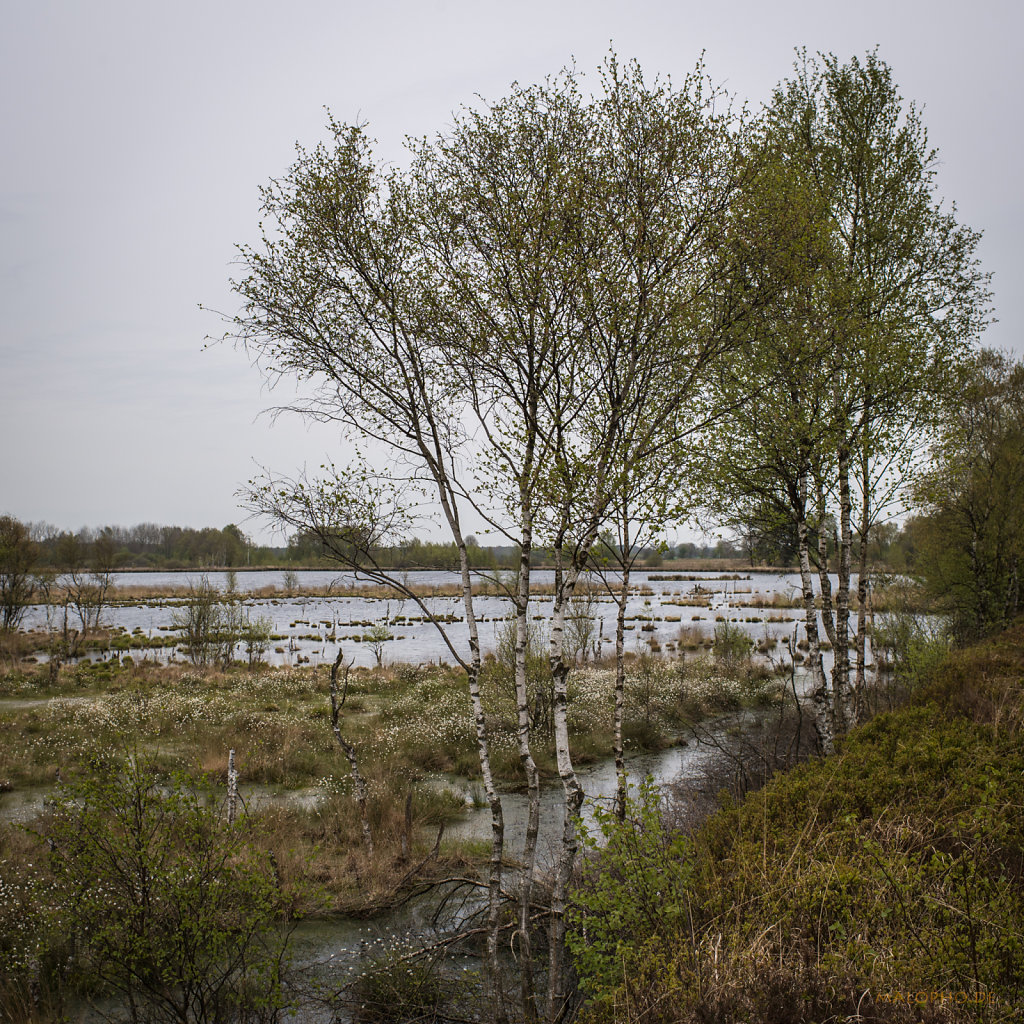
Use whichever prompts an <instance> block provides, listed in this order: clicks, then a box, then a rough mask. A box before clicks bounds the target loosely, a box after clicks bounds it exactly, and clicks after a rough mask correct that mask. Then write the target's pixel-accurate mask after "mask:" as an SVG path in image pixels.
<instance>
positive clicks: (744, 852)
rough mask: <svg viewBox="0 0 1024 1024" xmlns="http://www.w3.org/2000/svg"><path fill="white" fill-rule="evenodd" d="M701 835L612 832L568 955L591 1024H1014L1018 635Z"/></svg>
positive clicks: (594, 868) (969, 658) (952, 661)
mask: <svg viewBox="0 0 1024 1024" xmlns="http://www.w3.org/2000/svg"><path fill="white" fill-rule="evenodd" d="M928 675H929V680H928V682H927V683H924V682H923V681H920V680H919V683H920V685H918V687H917V688H916V690H914V692H913V693H912V694H911V696H910V702H909V704H908V705H907V706H905V707H903V708H902V709H900V710H897V711H894V712H891V713H884V714H880V715H879V716H877V717H876V718H875V719H873V720H872V721H871V722H870V723H869V724H867V725H866V726H864V727H862V728H860V729H858V730H856V731H855V732H854V733H852V734H851V735H850V736H849V737H848V739H847V740H846V741H845V742H844V743H843V744H842V746H841V747H840V749H839V751H838V752H837V753H836V755H835V756H833V757H830V758H827V759H824V760H816V761H813V762H810V763H808V764H805V765H803V766H801V767H798V768H796V769H794V770H793V771H791V772H788V773H786V774H784V775H782V776H780V777H777V778H776V779H775V780H774V781H773V782H771V783H770V784H769V785H768V786H767V787H766V788H765V789H764V790H762V791H761V792H758V793H755V794H753V795H750V796H748V797H747V798H746V799H745V800H743V801H742V802H740V803H729V804H728V805H727V806H726V807H725V808H724V809H722V810H721V811H720V812H719V813H717V814H716V815H714V816H713V817H712V818H710V819H709V820H708V821H707V822H706V823H705V824H704V825H703V826H702V827H700V828H699V829H697V830H696V831H694V832H687V831H686V830H685V829H684V828H681V827H678V826H677V825H675V824H674V823H673V820H672V815H671V813H669V807H668V805H667V804H664V803H661V802H660V801H659V795H658V794H657V793H656V792H655V791H654V790H653V789H651V788H650V787H647V788H643V789H641V790H640V792H639V794H638V796H637V798H636V799H635V800H634V802H633V805H632V808H631V813H630V816H629V820H628V821H627V823H626V824H625V825H620V824H619V823H618V822H617V821H616V820H615V819H614V818H612V817H608V818H606V819H605V820H604V831H605V839H606V840H607V847H606V848H605V849H604V850H602V851H600V852H598V851H596V850H595V851H593V852H592V854H591V856H590V858H589V860H588V863H587V867H586V871H585V879H584V883H583V885H582V886H581V888H580V889H579V890H578V892H577V899H576V905H575V911H574V928H575V931H574V939H573V941H572V946H573V950H574V954H575V962H576V967H577V969H578V971H579V974H580V977H581V983H582V987H583V990H584V992H585V993H586V995H587V997H588V1002H587V1004H586V1007H585V1009H584V1011H583V1019H584V1020H587V1021H590V1022H598V1021H610V1020H616V1021H631V1022H632V1021H644V1022H652V1024H653V1022H656V1021H694V1022H697V1021H716V1022H722V1024H725V1022H731V1021H737V1022H738V1021H745V1022H751V1024H754V1022H757V1024H775V1022H778V1024H783V1022H785V1024H791V1022H798V1021H822V1020H837V1021H838V1020H859V1021H912V1020H913V1021H936V1022H938V1021H1004V1020H1011V1019H1017V1018H1016V1016H1015V1015H1016V1013H1017V1012H1018V1010H1019V1007H1020V1006H1021V1005H1022V1003H1024V907H1022V903H1021V900H1020V892H1021V886H1022V883H1024V875H1022V865H1024V829H1022V825H1021V822H1022V818H1021V807H1022V805H1024V781H1022V780H1024V754H1022V753H1021V749H1022V748H1021V729H1022V725H1024V685H1022V684H1024V623H1018V624H1017V626H1016V627H1015V628H1014V629H1013V630H1011V631H1010V632H1008V633H1006V634H1004V635H1002V636H1000V637H998V638H996V639H994V640H992V641H989V642H987V643H985V644H982V645H980V646H977V647H975V648H972V649H970V650H966V651H962V652H957V653H954V654H952V655H949V656H947V658H946V659H945V660H944V661H943V663H942V665H941V667H936V666H934V665H933V666H931V668H930V671H929V673H928Z"/></svg>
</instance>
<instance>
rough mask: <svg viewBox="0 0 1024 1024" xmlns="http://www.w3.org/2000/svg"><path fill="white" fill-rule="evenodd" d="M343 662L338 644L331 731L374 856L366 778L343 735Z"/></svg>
mask: <svg viewBox="0 0 1024 1024" xmlns="http://www.w3.org/2000/svg"><path fill="white" fill-rule="evenodd" d="M341 662H342V648H341V645H340V644H339V646H338V656H337V657H336V658H335V659H334V664H333V665H332V666H331V731H332V732H333V733H334V738H335V739H336V740H337V741H338V746H339V747H341V749H342V751H343V752H344V754H345V757H346V759H347V760H348V765H349V768H350V770H351V771H352V781H353V783H354V785H355V790H356V803H358V804H359V820H360V821H361V822H362V828H363V845H364V846H365V847H366V852H367V853H368V854H369V855H370V858H371V859H372V858H373V831H372V829H371V828H370V815H369V812H368V809H367V802H366V796H367V793H366V780H365V779H364V778H363V773H362V772H361V771H360V770H359V761H358V759H357V757H356V748H355V747H353V746H352V744H351V743H349V742H348V740H346V739H345V737H344V736H343V735H342V732H341V723H340V721H339V716H340V715H341V709H342V707H344V705H345V700H346V698H347V697H348V666H346V668H345V685H344V689H343V690H342V693H341V697H340V698H339V696H338V669H340V668H341Z"/></svg>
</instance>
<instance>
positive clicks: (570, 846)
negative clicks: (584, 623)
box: [547, 548, 589, 1022]
mask: <svg viewBox="0 0 1024 1024" xmlns="http://www.w3.org/2000/svg"><path fill="white" fill-rule="evenodd" d="M585 549H586V550H589V548H585ZM556 557H557V555H556ZM579 572H580V570H579V566H578V565H576V564H573V565H572V566H570V568H569V570H568V571H567V572H566V574H565V579H564V581H563V586H562V588H561V590H559V591H556V593H555V605H554V609H553V612H552V617H551V642H550V645H551V658H550V660H551V675H552V680H553V683H554V722H555V758H556V760H557V763H558V775H559V777H560V778H561V780H562V788H563V791H564V813H565V817H564V818H563V822H562V846H561V849H560V851H559V855H558V860H557V862H556V865H555V878H554V884H553V886H552V890H551V924H550V933H549V943H548V945H549V950H548V1003H547V1019H548V1021H549V1022H554V1021H555V1020H557V1019H558V1018H559V1017H560V1016H561V1014H562V1011H563V1009H564V1004H565V982H566V976H565V910H566V894H567V892H568V889H569V882H570V880H571V878H572V872H573V868H574V866H575V863H576V853H577V850H578V847H579V840H578V837H577V835H576V822H577V819H578V818H579V815H580V811H581V810H582V808H583V797H584V793H583V787H582V786H581V785H580V782H579V779H578V778H577V776H576V770H575V768H574V767H573V763H572V754H571V751H570V749H569V720H568V683H569V665H568V664H567V663H566V661H565V643H564V640H565V610H566V607H567V605H568V602H569V601H570V600H571V598H572V594H573V591H574V589H575V587H576V581H577V579H578V578H579Z"/></svg>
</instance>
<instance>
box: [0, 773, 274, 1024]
mask: <svg viewBox="0 0 1024 1024" xmlns="http://www.w3.org/2000/svg"><path fill="white" fill-rule="evenodd" d="M252 830H253V826H252V822H251V820H250V819H244V820H242V821H241V822H239V823H236V824H233V825H229V824H227V822H226V821H225V820H224V819H223V816H222V815H221V814H220V813H219V811H218V810H217V808H216V807H215V806H212V805H211V804H210V803H209V801H208V799H207V798H206V797H205V796H204V795H203V794H202V793H201V792H199V791H197V790H196V789H195V788H194V786H193V785H192V783H191V782H190V781H189V780H187V779H186V778H184V777H181V776H179V777H171V778H168V777H167V776H166V775H165V774H163V773H162V772H160V771H159V770H158V769H157V767H156V765H155V764H154V763H153V762H152V761H151V760H149V759H147V758H146V757H144V756H142V755H138V754H136V755H134V756H132V757H131V758H129V759H128V760H127V761H123V762H120V763H108V764H95V765H94V766H93V767H92V770H91V771H90V772H89V773H88V774H83V775H81V776H79V777H77V778H76V779H74V780H73V781H72V782H70V783H69V784H67V785H66V786H64V787H63V788H62V791H61V794H60V796H59V798H58V799H57V801H56V803H55V804H54V806H53V808H52V809H51V811H50V812H49V813H48V814H47V815H46V816H45V817H44V818H43V819H41V820H40V822H39V824H38V825H37V826H36V830H35V835H36V836H37V838H38V839H39V840H40V846H39V848H38V850H37V851H36V854H35V856H36V857H37V858H38V861H39V862H41V863H39V864H38V868H41V870H39V869H37V870H35V871H34V872H32V873H31V874H29V875H27V876H25V877H24V878H23V879H22V880H20V881H19V880H17V879H15V878H9V879H5V880H4V884H3V887H2V898H0V917H2V918H3V919H4V920H3V925H4V927H3V931H2V935H3V942H2V948H0V965H2V966H3V974H4V976H5V978H6V981H5V982H4V983H3V985H2V986H0V1000H2V1004H3V1006H4V1009H5V1010H6V1013H7V1014H8V1016H9V1019H15V1018H16V1017H18V1016H25V1017H29V1016H31V1008H32V1007H33V1006H35V1007H36V1008H38V1006H39V1003H40V1000H41V997H42V996H43V995H44V994H45V998H46V1001H47V1002H48V1003H49V1004H50V1007H51V1009H57V1008H59V1007H61V1006H62V1004H64V1002H65V1001H66V999H67V998H68V996H69V995H71V994H73V993H85V994H89V995H101V996H102V995H104V994H107V993H112V994H116V995H117V996H118V997H120V1000H122V1002H121V1006H122V1011H121V1013H122V1015H123V1016H124V1017H126V1018H128V1019H130V1020H132V1021H133V1022H134V1021H141V1020H144V1021H148V1022H158V1021H168V1022H170V1021H173V1022H176V1024H186V1022H193V1021H194V1022H197V1024H199V1022H202V1024H206V1022H209V1024H216V1022H222V1021H236V1020H249V1021H254V1020H272V1019H276V1017H277V1016H278V1015H279V1011H280V1010H281V1008H282V1003H283V996H282V989H281V970H282V965H283V962H284V959H283V958H284V951H285V939H286V932H285V931H282V926H281V924H280V922H281V921H282V920H283V918H284V916H286V911H287V905H286V900H285V898H284V896H283V895H282V893H281V891H280V889H279V886H278V884H277V880H276V878H275V871H274V868H273V865H272V863H271V861H270V859H269V858H268V857H267V856H266V855H265V854H263V853H261V852H260V851H259V847H258V846H257V845H256V844H255V843H254V842H253V837H252V835H251V832H252ZM6 866H10V867H11V868H12V869H13V868H14V865H13V864H12V865H2V867H6ZM27 867H28V868H29V869H31V868H32V863H31V862H29V863H28V864H27ZM6 873H7V872H5V874H6ZM19 1010H20V1012H19ZM26 1010H28V1011H29V1012H28V1013H26V1012H25V1011H26Z"/></svg>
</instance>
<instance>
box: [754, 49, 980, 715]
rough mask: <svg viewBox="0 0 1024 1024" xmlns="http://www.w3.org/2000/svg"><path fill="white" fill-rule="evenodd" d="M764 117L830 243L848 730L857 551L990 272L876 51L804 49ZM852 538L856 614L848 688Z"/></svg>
mask: <svg viewBox="0 0 1024 1024" xmlns="http://www.w3.org/2000/svg"><path fill="white" fill-rule="evenodd" d="M767 119H768V123H769V125H770V129H771V131H772V132H773V134H774V135H775V138H776V139H777V141H778V144H779V145H780V146H781V147H782V149H783V151H784V152H785V154H786V156H787V158H788V159H789V160H791V161H792V162H793V163H795V164H797V165H799V166H800V167H801V168H802V172H803V175H804V180H805V181H806V182H807V185H808V187H809V189H810V190H811V191H812V193H813V195H814V197H815V199H816V202H817V204H818V207H819V211H820V213H821V214H822V215H823V216H824V217H825V219H826V223H827V226H828V230H829V234H830V236H831V239H832V246H833V249H832V255H831V259H830V260H828V261H827V262H825V263H823V264H822V265H821V267H820V268H819V270H818V271H817V273H818V275H819V277H820V278H821V280H822V284H823V286H824V290H825V291H827V294H828V302H827V307H826V308H827V311H828V318H827V321H825V322H823V323H822V325H821V327H822V330H823V332H824V334H825V336H826V337H827V341H828V344H827V347H826V349H825V351H826V352H827V357H826V361H825V364H824V365H825V366H826V368H827V372H828V375H829V377H830V378H831V383H832V389H833V399H832V403H831V410H830V415H831V418H832V420H833V423H834V426H835V429H836V438H835V440H836V444H835V449H834V451H833V452H830V453H827V456H826V457H824V458H822V459H821V460H820V472H821V474H822V479H820V480H819V481H818V488H819V494H818V505H819V509H823V507H824V505H825V493H826V492H828V493H830V494H831V497H832V500H834V501H835V503H836V506H837V516H836V518H837V521H838V527H839V528H838V534H839V536H838V564H837V571H838V586H837V590H836V593H835V596H834V606H835V611H834V620H833V619H832V609H831V604H832V602H831V601H829V602H828V607H827V608H826V621H827V625H829V627H830V634H831V636H832V639H833V647H834V650H835V669H834V674H833V690H834V695H835V696H834V699H835V701H836V705H837V707H836V716H837V721H838V722H839V724H840V726H841V727H842V728H845V727H846V726H847V725H849V724H851V723H852V722H853V721H855V720H856V718H857V717H858V706H859V697H858V694H859V691H860V689H861V688H862V686H863V683H864V665H865V657H864V648H865V644H866V621H867V620H866V614H867V596H868V585H869V566H868V563H867V552H868V543H869V535H870V530H871V528H872V526H873V524H874V523H875V522H876V520H877V514H878V504H879V499H880V497H881V492H882V491H884V485H883V481H884V480H886V479H891V478H892V476H893V474H892V473H891V472H890V471H891V469H892V468H893V466H897V467H898V466H899V460H900V458H901V456H902V455H903V454H904V453H905V452H906V451H907V448H908V447H909V442H910V441H911V440H912V439H913V438H914V437H915V435H919V433H920V428H922V427H925V426H927V424H928V422H929V417H928V409H929V406H930V405H932V404H933V400H934V397H935V395H936V394H937V393H938V392H939V391H940V390H941V384H942V381H943V380H944V379H945V378H946V377H947V376H948V374H949V372H950V369H951V368H952V367H953V366H955V364H956V362H957V361H958V360H959V359H960V358H961V357H962V355H963V353H964V352H965V350H966V346H967V345H968V343H969V342H970V340H971V339H972V338H974V337H975V336H976V335H977V333H978V332H979V330H980V329H981V327H982V325H983V324H984V322H985V318H986V316H987V312H988V299H989V295H988V291H987V282H988V278H987V275H985V274H984V273H982V271H981V269H980V267H979V265H978V261H977V259H976V256H975V252H976V248H977V244H978V241H979V239H980V236H979V234H978V233H977V232H974V231H971V230H970V229H969V228H966V227H964V226H963V225H961V224H959V223H958V221H957V218H956V209H955V207H946V206H945V205H944V204H943V202H942V201H941V198H940V197H939V196H938V194H937V190H938V181H937V166H938V153H937V151H936V150H935V149H934V148H933V147H932V146H931V145H930V143H929V140H928V133H927V130H926V128H925V126H924V124H923V121H922V119H921V115H920V112H919V111H918V109H917V107H916V106H915V105H914V104H912V103H910V104H908V103H906V102H905V101H904V100H903V97H902V96H901V95H900V93H899V91H898V88H897V86H896V84H895V82H894V81H893V77H892V72H891V69H890V68H889V66H888V65H887V64H886V63H885V62H884V61H883V60H881V59H880V58H879V57H878V55H877V52H874V51H873V52H871V53H869V54H867V55H866V57H865V58H864V59H863V60H861V59H858V58H857V57H854V58H852V59H851V60H850V61H848V62H847V63H845V64H842V63H840V61H839V59H838V58H837V57H835V56H834V55H833V54H826V55H821V56H819V57H818V58H816V59H812V58H808V56H807V55H806V53H803V54H801V57H800V60H799V62H798V64H797V66H796V73H795V75H794V77H793V78H792V79H789V80H787V81H784V82H783V83H782V84H781V85H780V86H779V87H778V88H777V89H776V92H775V95H774V97H773V100H772V102H771V104H770V106H769V108H768V111H767ZM823 340H824V339H823ZM897 475H899V473H898V471H897ZM858 499H859V506H860V507H859V509H855V508H854V503H855V501H858ZM855 521H856V524H855ZM855 533H858V534H859V557H858V599H859V600H858V606H859V612H858V623H857V632H856V647H857V672H856V677H855V680H854V683H853V687H852V689H851V686H850V680H849V676H850V665H849V655H848V648H849V641H850V632H849V616H850V613H849V609H850V583H851V575H852V563H853V545H854V535H855ZM822 578H823V580H827V575H826V576H823V577H822Z"/></svg>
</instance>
